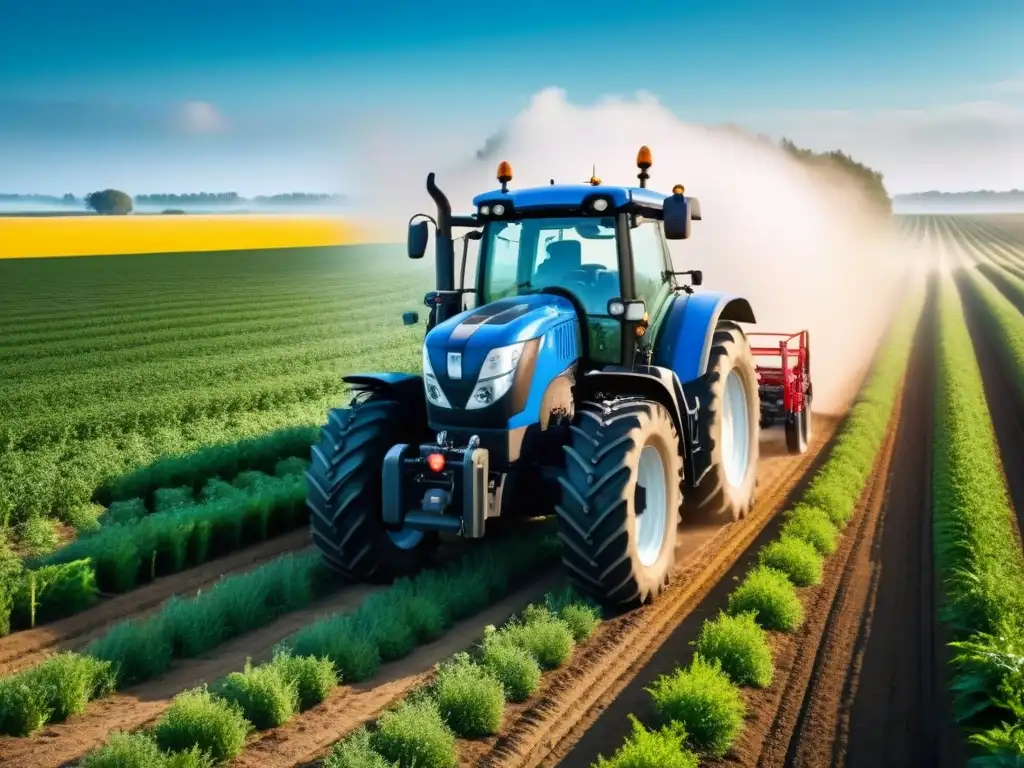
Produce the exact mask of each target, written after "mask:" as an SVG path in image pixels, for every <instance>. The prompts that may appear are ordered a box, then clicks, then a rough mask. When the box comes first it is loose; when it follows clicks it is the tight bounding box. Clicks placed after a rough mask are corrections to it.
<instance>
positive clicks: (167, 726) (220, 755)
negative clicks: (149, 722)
mask: <svg viewBox="0 0 1024 768" xmlns="http://www.w3.org/2000/svg"><path fill="white" fill-rule="evenodd" d="M250 730H252V726H251V725H250V723H249V722H248V721H247V720H246V719H245V717H244V716H243V715H242V713H241V711H240V710H239V709H238V708H237V707H236V706H234V705H232V704H229V703H228V702H227V701H225V700H223V699H219V698H217V697H216V696H213V695H212V694H211V693H210V692H209V691H208V690H206V689H203V688H197V689H193V690H190V691H185V692H184V693H180V694H178V695H177V696H175V697H174V701H173V703H172V704H171V706H170V708H168V710H167V711H166V712H165V713H164V715H163V717H162V718H160V721H159V722H158V723H157V724H156V727H154V729H153V737H154V738H155V739H156V743H157V745H159V747H160V749H162V750H164V751H165V752H185V751H188V750H190V749H193V748H194V747H199V749H200V750H201V751H203V752H204V753H206V754H208V755H209V756H210V757H211V758H213V760H214V761H215V762H223V761H226V760H230V759H231V758H233V757H235V756H237V755H238V754H239V753H240V752H241V751H242V748H243V747H244V746H245V737H246V735H247V734H248V733H249V731H250Z"/></svg>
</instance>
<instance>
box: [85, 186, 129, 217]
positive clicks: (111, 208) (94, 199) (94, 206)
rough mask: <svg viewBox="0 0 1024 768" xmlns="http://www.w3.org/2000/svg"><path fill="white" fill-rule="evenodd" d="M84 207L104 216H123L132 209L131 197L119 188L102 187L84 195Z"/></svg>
mask: <svg viewBox="0 0 1024 768" xmlns="http://www.w3.org/2000/svg"><path fill="white" fill-rule="evenodd" d="M85 207H86V208H88V209H89V210H91V211H96V213H99V214H102V215H105V216H112V215H113V216H123V215H125V214H127V213H131V211H132V207H133V206H132V198H131V196H130V195H128V194H127V193H126V192H122V191H121V190H119V189H104V190H103V191H101V192H90V193H89V194H88V195H86V196H85Z"/></svg>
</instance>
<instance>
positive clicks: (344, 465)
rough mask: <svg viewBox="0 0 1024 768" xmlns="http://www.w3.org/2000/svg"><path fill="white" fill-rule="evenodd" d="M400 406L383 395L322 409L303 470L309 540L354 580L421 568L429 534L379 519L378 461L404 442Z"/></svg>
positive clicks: (433, 540) (430, 544) (432, 538)
mask: <svg viewBox="0 0 1024 768" xmlns="http://www.w3.org/2000/svg"><path fill="white" fill-rule="evenodd" d="M401 423H402V418H401V408H400V406H399V404H398V403H397V402H395V401H394V400H391V399H388V398H387V397H384V396H381V395H377V394H374V395H371V396H370V397H369V398H367V399H365V400H362V401H359V400H355V401H353V403H352V404H351V405H350V407H348V408H335V409H332V410H331V411H329V412H328V414H327V424H326V425H325V426H324V427H323V429H322V430H321V433H320V442H318V443H316V444H315V445H314V446H313V448H312V464H311V466H310V468H309V470H308V471H307V472H306V480H307V485H308V492H307V493H308V495H307V499H306V504H307V506H308V507H309V509H310V513H311V514H310V520H311V522H310V527H311V533H312V537H313V543H314V544H315V545H316V546H317V548H318V549H319V550H320V552H321V553H322V554H323V557H324V560H325V561H326V562H327V564H328V566H330V568H331V569H332V570H334V571H336V572H337V573H340V574H342V575H343V576H345V577H346V578H348V579H351V580H354V581H374V582H387V581H391V580H392V579H395V578H397V577H399V576H404V575H408V574H411V573H413V572H415V571H418V570H419V569H420V568H421V567H422V566H423V565H424V563H425V561H426V560H427V558H428V557H429V555H430V553H431V551H432V550H433V549H434V548H435V547H436V545H437V537H436V535H434V534H425V533H423V532H421V531H413V530H401V531H389V530H387V529H385V528H384V525H383V523H382V522H381V491H382V488H381V469H382V467H383V464H384V455H385V454H386V453H387V452H388V450H389V449H390V448H391V446H392V445H394V444H396V443H400V442H406V441H407V439H403V438H407V436H406V435H404V434H403V428H402V425H401Z"/></svg>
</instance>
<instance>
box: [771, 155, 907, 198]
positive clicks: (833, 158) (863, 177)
mask: <svg viewBox="0 0 1024 768" xmlns="http://www.w3.org/2000/svg"><path fill="white" fill-rule="evenodd" d="M779 146H780V147H781V148H782V150H783V151H784V152H787V153H788V154H789V155H791V156H792V157H794V158H796V159H797V160H799V161H801V162H803V163H806V164H807V165H810V166H812V167H819V168H830V169H833V170H836V171H839V172H840V173H843V174H845V175H846V176H848V177H850V178H852V179H853V181H854V182H855V183H856V184H857V185H858V186H859V187H860V188H861V189H862V190H863V192H864V194H865V196H866V197H867V199H868V200H870V201H871V202H872V203H873V204H874V205H875V206H877V207H878V209H879V210H880V211H882V212H884V213H886V214H891V213H892V198H891V197H890V196H889V192H888V191H887V190H886V188H885V180H884V176H883V175H882V173H881V172H879V171H876V170H875V169H874V168H870V167H868V166H866V165H864V164H863V163H859V162H857V161H856V160H854V159H853V158H852V157H851V156H850V155H848V154H846V153H845V152H843V151H842V150H841V149H834V150H832V151H830V152H814V151H813V150H810V149H804V148H802V147H798V146H797V145H796V144H794V143H793V142H792V141H790V140H789V139H787V138H783V139H782V141H781V142H779Z"/></svg>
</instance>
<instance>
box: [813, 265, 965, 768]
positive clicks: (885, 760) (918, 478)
mask: <svg viewBox="0 0 1024 768" xmlns="http://www.w3.org/2000/svg"><path fill="white" fill-rule="evenodd" d="M936 295H937V285H936V283H935V281H934V279H933V281H932V285H931V286H930V290H929V299H930V300H929V303H928V304H926V305H925V314H924V325H923V326H922V327H921V328H920V331H919V334H918V338H917V339H916V341H915V343H916V347H917V349H916V351H915V355H916V356H917V359H916V360H912V361H911V362H912V364H913V363H916V364H917V365H919V366H920V368H917V369H916V370H914V369H912V370H911V371H909V372H908V373H909V374H910V378H909V381H910V382H912V383H913V382H916V383H913V384H912V389H910V390H908V400H907V403H906V405H905V408H904V413H903V425H902V427H901V429H902V430H903V431H902V433H901V434H900V435H899V436H898V437H897V445H896V454H895V458H894V465H895V469H894V472H893V475H892V476H891V477H890V481H889V483H890V485H889V492H888V497H887V499H886V503H885V507H884V508H883V510H882V518H881V520H880V521H879V525H878V530H877V532H876V535H875V540H874V542H873V544H872V551H871V564H870V566H871V570H872V572H871V577H872V585H871V591H870V595H869V604H868V608H867V610H866V611H865V618H864V621H863V622H862V626H861V629H860V637H859V638H858V642H857V648H856V653H855V661H854V664H853V665H852V666H851V667H850V673H849V675H848V678H847V681H846V686H845V688H844V691H843V701H842V704H841V710H840V720H839V733H838V737H837V739H836V744H835V746H834V748H833V760H832V765H833V766H837V768H839V767H842V766H848V767H849V768H878V766H908V767H909V766H922V767H923V766H929V767H934V768H939V767H942V768H945V767H946V766H950V768H951V767H952V766H960V765H963V764H964V761H965V755H966V749H965V745H964V743H963V740H962V736H961V734H960V732H959V730H958V728H957V726H956V723H955V721H954V720H953V717H952V703H951V698H950V695H949V677H948V651H947V645H946V643H947V641H948V637H947V634H946V632H945V631H944V629H943V628H942V627H941V625H940V624H939V622H938V620H937V617H938V604H939V599H940V594H939V589H940V588H941V584H940V583H939V581H938V579H936V577H935V565H934V563H933V559H932V558H933V552H934V543H933V530H932V514H931V504H932V497H931V488H932V453H931V450H932V449H931V446H932V436H933V430H934V414H933V405H934V388H935V380H936V373H937V371H936V365H937V360H936V358H935V350H936V343H937V338H936V336H937V328H938V325H937V323H938V317H937V314H936V311H935V310H936V309H937V306H936V302H935V299H936Z"/></svg>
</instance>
